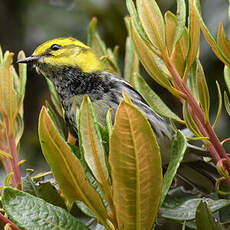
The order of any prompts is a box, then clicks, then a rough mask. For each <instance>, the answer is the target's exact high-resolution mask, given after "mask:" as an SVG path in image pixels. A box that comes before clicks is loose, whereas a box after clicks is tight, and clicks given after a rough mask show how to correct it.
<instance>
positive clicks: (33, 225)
mask: <svg viewBox="0 0 230 230" xmlns="http://www.w3.org/2000/svg"><path fill="white" fill-rule="evenodd" d="M2 204H3V208H4V210H5V212H6V213H7V216H8V217H9V218H10V219H11V220H12V221H13V222H14V223H15V224H16V225H17V226H18V227H19V228H20V229H21V230H31V229H41V230H57V229H62V230H77V229H79V230H87V229H89V228H88V227H86V226H85V225H84V224H82V223H81V222H80V221H78V220H77V219H76V218H74V217H73V216H72V215H70V214H69V213H68V212H67V211H65V210H64V209H62V208H60V207H56V206H54V205H51V204H49V203H47V202H45V201H44V200H42V199H40V198H36V197H34V196H32V195H30V194H28V193H25V192H22V191H19V190H15V189H13V188H10V187H8V188H5V189H4V192H3V197H2Z"/></svg>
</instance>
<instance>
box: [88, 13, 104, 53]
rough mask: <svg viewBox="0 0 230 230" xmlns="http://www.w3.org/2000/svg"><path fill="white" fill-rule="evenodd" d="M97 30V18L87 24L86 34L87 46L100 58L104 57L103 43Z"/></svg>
mask: <svg viewBox="0 0 230 230" xmlns="http://www.w3.org/2000/svg"><path fill="white" fill-rule="evenodd" d="M96 29H97V18H95V17H94V18H93V19H92V20H91V22H90V24H89V32H88V45H89V46H90V47H91V48H92V49H93V50H94V51H95V53H96V54H97V55H98V56H99V57H101V56H104V55H106V46H105V43H104V42H103V41H102V40H101V38H100V36H99V34H98V33H97V31H96Z"/></svg>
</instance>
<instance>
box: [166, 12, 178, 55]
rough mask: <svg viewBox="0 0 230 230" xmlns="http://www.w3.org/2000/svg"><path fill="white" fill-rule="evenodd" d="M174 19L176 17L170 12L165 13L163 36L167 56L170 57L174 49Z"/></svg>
mask: <svg viewBox="0 0 230 230" xmlns="http://www.w3.org/2000/svg"><path fill="white" fill-rule="evenodd" d="M175 19H176V16H175V15H174V14H173V13H172V12H171V11H167V12H166V13H165V30H166V32H165V34H166V44H167V48H168V53H169V56H171V53H172V51H173V49H174V35H175V31H176V23H175Z"/></svg>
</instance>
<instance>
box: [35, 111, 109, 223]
mask: <svg viewBox="0 0 230 230" xmlns="http://www.w3.org/2000/svg"><path fill="white" fill-rule="evenodd" d="M38 131H39V139H40V143H41V148H42V152H43V155H44V156H45V158H46V161H47V162H48V164H49V166H50V167H51V169H52V172H53V175H54V178H55V180H56V181H57V183H58V185H59V186H60V189H61V190H62V192H63V194H64V195H65V197H66V198H67V200H68V201H69V202H70V203H71V202H73V201H74V200H81V201H83V202H84V203H85V204H86V205H87V206H88V207H89V208H90V209H91V211H92V212H93V213H94V214H95V216H97V218H98V220H100V221H101V223H103V224H105V226H107V224H106V219H107V218H108V217H107V211H106V209H105V207H104V204H103V203H102V201H101V199H100V196H99V194H98V193H97V192H96V191H95V190H94V188H93V187H92V186H91V185H90V184H89V183H88V180H87V178H86V176H85V174H84V169H83V167H82V165H81V163H80V161H79V160H78V159H77V157H76V156H75V155H74V154H73V153H72V151H71V148H70V146H69V145H68V144H67V143H66V142H65V140H64V139H63V137H62V136H61V135H60V134H59V132H58V131H57V129H56V127H55V126H54V123H53V121H52V120H51V118H50V116H49V115H48V112H47V111H46V109H45V108H44V107H43V108H42V110H41V112H40V116H39V129H38Z"/></svg>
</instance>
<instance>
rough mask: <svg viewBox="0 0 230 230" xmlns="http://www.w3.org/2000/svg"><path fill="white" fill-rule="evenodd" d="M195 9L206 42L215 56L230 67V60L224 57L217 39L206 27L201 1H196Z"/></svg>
mask: <svg viewBox="0 0 230 230" xmlns="http://www.w3.org/2000/svg"><path fill="white" fill-rule="evenodd" d="M194 2H195V4H194V7H195V10H196V16H197V18H198V19H199V21H200V27H201V29H202V32H203V34H204V37H205V39H206V41H207V42H208V44H209V45H210V46H211V48H212V50H213V52H214V53H215V55H216V56H217V57H218V58H219V59H220V60H221V61H222V62H223V63H224V64H225V65H229V64H230V61H229V60H228V58H227V57H226V56H225V55H224V53H223V52H222V51H221V49H220V48H219V46H218V45H217V44H216V41H215V39H214V38H213V36H212V35H211V33H210V32H209V30H208V28H207V27H206V25H205V23H204V21H203V19H202V17H201V14H200V2H199V0H195V1H194Z"/></svg>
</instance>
